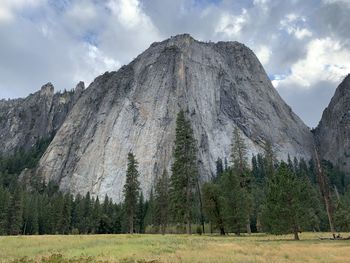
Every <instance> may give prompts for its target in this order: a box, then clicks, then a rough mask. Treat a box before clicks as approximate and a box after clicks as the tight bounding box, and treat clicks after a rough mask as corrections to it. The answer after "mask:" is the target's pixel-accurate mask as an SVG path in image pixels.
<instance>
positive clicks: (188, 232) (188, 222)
mask: <svg viewBox="0 0 350 263" xmlns="http://www.w3.org/2000/svg"><path fill="white" fill-rule="evenodd" d="M186 234H188V235H191V234H192V229H191V222H190V220H187V222H186Z"/></svg>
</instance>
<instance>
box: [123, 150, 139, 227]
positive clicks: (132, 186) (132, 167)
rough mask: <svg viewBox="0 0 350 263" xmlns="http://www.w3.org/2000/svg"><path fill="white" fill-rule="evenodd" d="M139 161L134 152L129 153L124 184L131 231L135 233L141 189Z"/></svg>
mask: <svg viewBox="0 0 350 263" xmlns="http://www.w3.org/2000/svg"><path fill="white" fill-rule="evenodd" d="M138 177H139V172H138V171H137V161H136V159H135V156H134V154H133V153H131V152H130V153H129V154H128V168H127V171H126V182H125V184H124V190H123V193H124V205H125V208H126V213H127V217H128V222H129V233H134V220H135V216H136V209H137V207H136V206H137V202H138V200H137V199H138V196H139V191H140V182H139V181H138Z"/></svg>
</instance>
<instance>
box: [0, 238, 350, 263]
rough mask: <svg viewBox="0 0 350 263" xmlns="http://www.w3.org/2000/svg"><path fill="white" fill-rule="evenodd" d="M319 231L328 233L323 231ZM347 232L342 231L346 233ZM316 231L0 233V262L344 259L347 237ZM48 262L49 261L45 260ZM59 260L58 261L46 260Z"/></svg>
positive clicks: (349, 247) (349, 250)
mask: <svg viewBox="0 0 350 263" xmlns="http://www.w3.org/2000/svg"><path fill="white" fill-rule="evenodd" d="M321 235H322V236H330V234H327V233H323V234H321ZM348 235H350V234H343V236H348ZM318 236H320V234H319V233H303V234H301V236H300V237H301V239H302V240H301V241H292V240H291V238H292V236H290V235H288V236H272V235H265V234H254V235H251V236H242V237H236V236H233V235H232V236H226V237H220V236H209V235H205V236H198V235H192V236H187V235H165V236H161V235H81V236H18V237H0V262H16V261H15V260H20V259H22V261H17V262H29V261H25V260H23V258H24V257H27V259H32V260H35V261H36V262H40V261H41V259H42V258H43V257H49V256H50V255H53V254H60V255H62V256H63V258H65V259H67V261H66V262H68V260H69V259H76V260H77V261H76V262H79V261H80V260H79V259H87V258H89V257H91V258H89V260H90V261H88V262H94V261H99V260H100V261H106V262H189V263H190V262H191V263H192V262H203V263H206V262H208V263H209V262H211V263H215V262H220V263H222V262H259V263H260V262H261V263H266V262H276V263H277V262H278V263H283V262H310V263H312V262H327V263H328V262H337V263H341V262H350V241H321V240H319V239H318ZM49 262H51V261H49ZM52 262H62V261H52Z"/></svg>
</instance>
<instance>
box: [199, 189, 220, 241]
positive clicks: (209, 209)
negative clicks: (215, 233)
mask: <svg viewBox="0 0 350 263" xmlns="http://www.w3.org/2000/svg"><path fill="white" fill-rule="evenodd" d="M202 192H203V208H204V211H205V214H206V215H207V217H208V219H209V220H210V222H211V224H212V225H213V227H214V228H218V229H219V230H220V235H225V225H224V217H223V198H222V196H221V192H220V187H219V186H218V185H217V184H214V183H205V184H204V185H203V187H202Z"/></svg>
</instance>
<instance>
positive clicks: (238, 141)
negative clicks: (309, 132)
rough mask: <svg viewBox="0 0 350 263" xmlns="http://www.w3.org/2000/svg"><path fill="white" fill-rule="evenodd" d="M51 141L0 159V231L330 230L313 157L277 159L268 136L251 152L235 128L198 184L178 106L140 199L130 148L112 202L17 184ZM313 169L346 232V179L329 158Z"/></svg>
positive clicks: (193, 147)
mask: <svg viewBox="0 0 350 263" xmlns="http://www.w3.org/2000/svg"><path fill="white" fill-rule="evenodd" d="M49 142H50V140H42V141H39V142H38V144H37V145H35V146H34V147H33V149H31V150H30V151H18V152H16V153H15V154H14V155H13V156H8V157H4V156H3V157H1V156H0V235H18V234H78V233H81V234H89V233H96V234H98V233H127V232H128V233H135V232H137V233H145V232H148V233H162V234H165V233H188V234H190V233H193V232H197V233H203V232H204V231H207V232H208V231H209V232H211V233H214V232H217V233H219V234H221V235H225V234H228V233H235V234H236V235H240V234H242V233H248V234H249V233H251V232H268V233H273V234H285V233H293V234H294V238H295V239H299V236H298V233H300V232H301V231H328V230H329V213H328V214H327V212H328V210H327V209H326V205H325V202H324V200H325V199H324V196H323V195H324V194H323V192H322V189H321V188H320V184H319V179H318V169H317V164H316V163H315V162H314V161H313V160H310V161H309V162H306V161H305V160H303V159H300V160H298V159H296V158H294V159H293V160H291V158H288V160H287V161H278V160H277V157H276V156H275V154H274V152H273V150H272V149H273V145H271V144H270V143H269V142H266V143H265V146H264V153H261V154H258V155H256V156H253V157H252V158H251V159H250V158H249V154H248V152H249V151H248V150H249V149H248V147H247V145H246V144H245V141H244V139H243V135H242V134H241V133H240V131H239V130H238V129H237V128H236V129H235V130H234V132H233V136H232V145H231V155H230V156H229V158H225V157H224V158H223V159H220V158H218V160H217V161H216V164H215V165H216V173H215V174H214V175H213V176H212V178H211V180H210V181H209V182H205V183H203V182H200V175H199V170H198V167H199V163H198V159H197V151H198V149H197V143H196V141H195V139H194V135H193V130H192V127H191V123H190V122H189V120H188V119H187V118H186V116H185V112H183V111H180V112H179V114H178V116H177V120H176V136H175V142H174V144H175V147H174V153H173V157H174V162H173V164H172V167H171V169H170V171H167V169H164V171H163V172H162V174H161V175H160V176H159V177H158V178H156V179H155V182H154V187H153V189H152V190H151V192H150V193H149V195H148V198H147V200H145V198H144V196H143V193H142V191H141V188H140V182H139V171H138V164H137V160H136V157H135V155H134V154H133V153H132V152H130V153H129V154H128V158H127V160H128V162H127V169H126V181H125V185H124V188H123V194H124V200H123V202H122V203H119V204H116V203H113V201H112V200H111V199H110V198H109V197H108V196H105V198H104V200H103V201H100V200H99V198H94V197H91V196H90V194H89V193H87V194H86V195H85V196H81V195H77V196H73V195H71V194H70V193H62V192H60V191H59V188H58V186H57V185H55V184H54V183H52V182H50V183H49V184H46V183H44V182H42V181H40V180H39V179H38V178H33V179H32V180H31V182H30V185H26V186H25V185H23V183H21V182H20V181H19V180H18V175H19V173H20V172H21V171H22V170H23V168H30V167H35V166H36V165H37V162H38V160H39V159H40V156H41V155H42V154H43V152H44V151H45V149H46V147H47V145H48V143H49ZM249 162H251V164H250V165H249ZM321 166H322V169H323V172H324V175H325V182H326V185H327V186H328V189H329V193H330V202H331V208H332V209H331V214H330V217H331V219H332V222H334V225H335V226H336V230H337V231H349V230H350V191H349V185H350V184H349V177H348V176H347V175H346V174H344V173H342V172H341V171H339V169H337V168H336V167H334V166H333V165H332V164H331V163H329V162H326V161H322V163H321ZM141 172H142V171H141ZM193 226H195V231H194V230H193Z"/></svg>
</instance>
